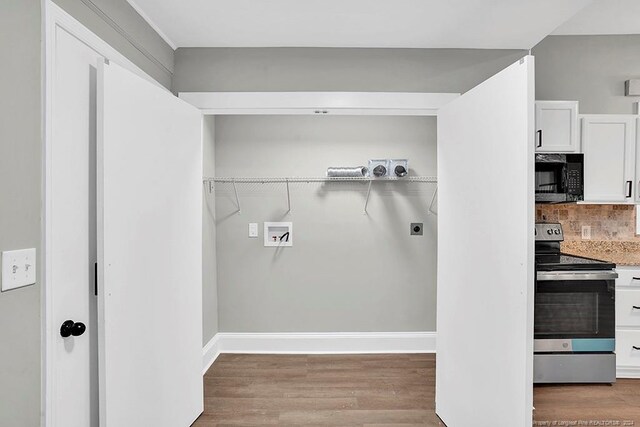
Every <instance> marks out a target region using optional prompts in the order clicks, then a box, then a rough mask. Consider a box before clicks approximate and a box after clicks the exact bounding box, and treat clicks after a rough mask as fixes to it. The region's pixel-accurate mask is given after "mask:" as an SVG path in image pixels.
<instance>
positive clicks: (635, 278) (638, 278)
mask: <svg viewBox="0 0 640 427" xmlns="http://www.w3.org/2000/svg"><path fill="white" fill-rule="evenodd" d="M631 280H640V277H632V278H631Z"/></svg>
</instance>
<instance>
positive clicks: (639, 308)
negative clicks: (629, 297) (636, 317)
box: [631, 305, 640, 310]
mask: <svg viewBox="0 0 640 427" xmlns="http://www.w3.org/2000/svg"><path fill="white" fill-rule="evenodd" d="M631 307H633V309H634V310H640V307H638V306H637V305H632V306H631Z"/></svg>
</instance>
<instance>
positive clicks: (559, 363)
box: [534, 223, 618, 383]
mask: <svg viewBox="0 0 640 427" xmlns="http://www.w3.org/2000/svg"><path fill="white" fill-rule="evenodd" d="M563 240H564V235H563V232H562V226H561V225H560V224H547V223H544V224H536V231H535V241H536V292H535V309H534V310H535V311H534V382H535V383H613V382H615V380H616V355H615V353H614V351H615V279H616V278H617V277H618V274H617V273H616V272H615V270H614V269H615V267H616V265H615V264H612V263H609V262H606V261H600V260H596V259H590V258H583V257H578V256H573V255H566V254H563V253H561V252H560V242H561V241H563Z"/></svg>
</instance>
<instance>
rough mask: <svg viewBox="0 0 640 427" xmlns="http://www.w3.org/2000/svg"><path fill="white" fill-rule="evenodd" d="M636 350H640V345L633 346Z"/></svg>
mask: <svg viewBox="0 0 640 427" xmlns="http://www.w3.org/2000/svg"><path fill="white" fill-rule="evenodd" d="M631 347H633V349H634V350H640V347H636V346H635V345H633V346H631Z"/></svg>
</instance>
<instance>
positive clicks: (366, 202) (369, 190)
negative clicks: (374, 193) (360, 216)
mask: <svg viewBox="0 0 640 427" xmlns="http://www.w3.org/2000/svg"><path fill="white" fill-rule="evenodd" d="M371 184H373V181H371V180H370V181H369V186H368V188H367V198H366V200H365V201H364V215H366V214H367V206H369V196H370V195H371Z"/></svg>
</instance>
